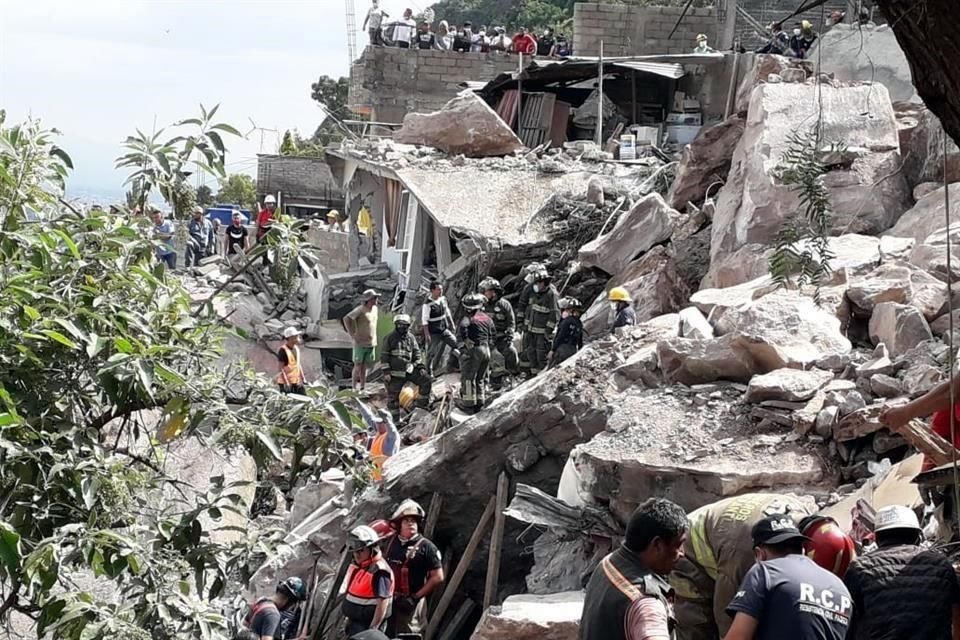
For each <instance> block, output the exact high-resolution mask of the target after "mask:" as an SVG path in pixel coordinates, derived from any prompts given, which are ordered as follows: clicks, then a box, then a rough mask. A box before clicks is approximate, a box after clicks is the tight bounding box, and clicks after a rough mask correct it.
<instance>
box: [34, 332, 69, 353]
mask: <svg viewBox="0 0 960 640" xmlns="http://www.w3.org/2000/svg"><path fill="white" fill-rule="evenodd" d="M40 333H42V334H43V335H45V336H47V337H48V338H50V339H51V340H55V341H56V342H59V343H60V344H62V345H63V346H65V347H69V348H71V349H76V348H77V343H76V342H74V341H73V340H71V339H70V338H68V337H67V336H65V335H63V334H62V333H60V332H59V331H54V330H52V329H43V330H42V331H40Z"/></svg>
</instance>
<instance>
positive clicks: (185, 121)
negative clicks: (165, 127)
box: [174, 118, 203, 127]
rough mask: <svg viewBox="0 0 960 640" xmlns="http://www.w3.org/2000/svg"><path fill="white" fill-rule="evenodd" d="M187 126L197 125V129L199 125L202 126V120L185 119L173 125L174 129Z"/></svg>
mask: <svg viewBox="0 0 960 640" xmlns="http://www.w3.org/2000/svg"><path fill="white" fill-rule="evenodd" d="M187 124H194V125H197V126H198V127H199V126H200V125H202V124H203V120H201V119H200V118H185V119H183V120H181V121H180V122H178V123H177V124H175V125H174V126H175V127H182V126H183V125H187Z"/></svg>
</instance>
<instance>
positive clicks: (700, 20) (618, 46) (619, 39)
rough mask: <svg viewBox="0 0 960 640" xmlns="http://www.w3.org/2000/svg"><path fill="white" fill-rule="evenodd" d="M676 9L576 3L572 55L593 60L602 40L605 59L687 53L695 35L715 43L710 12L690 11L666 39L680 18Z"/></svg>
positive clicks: (715, 33)
mask: <svg viewBox="0 0 960 640" xmlns="http://www.w3.org/2000/svg"><path fill="white" fill-rule="evenodd" d="M681 12H682V9H681V8H679V7H635V6H629V5H625V4H599V3H593V2H578V3H577V4H576V5H574V9H573V52H574V53H575V54H576V55H578V56H596V55H599V53H600V41H601V40H603V54H604V55H605V56H628V55H649V54H655V53H690V52H691V51H692V50H693V48H694V47H695V46H696V38H697V34H698V33H705V34H707V36H708V37H709V38H710V43H711V44H716V42H717V28H718V25H717V18H716V13H715V10H714V9H712V8H691V9H689V10H688V11H687V15H686V17H685V18H684V19H683V22H681V23H680V26H679V27H678V28H677V31H676V33H674V34H673V37H672V38H668V37H667V36H668V35H669V34H670V31H671V29H673V26H674V24H676V22H677V19H678V18H679V17H680V14H681Z"/></svg>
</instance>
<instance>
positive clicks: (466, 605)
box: [440, 598, 477, 640]
mask: <svg viewBox="0 0 960 640" xmlns="http://www.w3.org/2000/svg"><path fill="white" fill-rule="evenodd" d="M475 606H477V603H476V602H474V601H473V600H471V599H470V598H467V599H466V600H464V601H463V604H461V605H460V608H459V609H457V614H456V615H455V616H453V620H451V621H450V624H448V625H447V627H446V628H445V629H444V630H443V633H442V634H440V640H453V639H454V638H456V637H457V632H459V631H460V628H461V627H463V623H465V622H466V621H467V618H469V617H470V614H471V613H473V608H474V607H475Z"/></svg>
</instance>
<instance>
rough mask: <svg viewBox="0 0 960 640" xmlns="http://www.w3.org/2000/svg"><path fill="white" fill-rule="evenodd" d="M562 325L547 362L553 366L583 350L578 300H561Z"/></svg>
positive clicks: (559, 327)
mask: <svg viewBox="0 0 960 640" xmlns="http://www.w3.org/2000/svg"><path fill="white" fill-rule="evenodd" d="M559 306H560V324H558V325H557V335H556V336H554V338H553V346H552V347H551V349H550V353H549V354H548V358H547V360H548V361H549V362H550V364H551V366H552V365H555V364H560V363H561V362H563V361H564V360H566V359H567V358H569V357H570V356H572V355H573V354H575V353H576V352H577V351H580V349H582V348H583V322H581V321H580V301H579V300H577V299H576V298H561V299H560V303H559Z"/></svg>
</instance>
